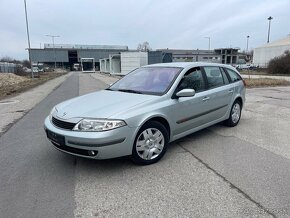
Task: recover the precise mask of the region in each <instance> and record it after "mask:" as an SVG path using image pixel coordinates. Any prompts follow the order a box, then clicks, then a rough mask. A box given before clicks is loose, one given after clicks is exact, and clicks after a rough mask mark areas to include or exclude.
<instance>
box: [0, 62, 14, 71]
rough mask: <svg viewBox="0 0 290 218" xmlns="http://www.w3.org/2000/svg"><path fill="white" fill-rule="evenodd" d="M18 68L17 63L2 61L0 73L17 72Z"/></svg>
mask: <svg viewBox="0 0 290 218" xmlns="http://www.w3.org/2000/svg"><path fill="white" fill-rule="evenodd" d="M16 68H17V66H16V64H13V63H7V62H0V73H15V72H16Z"/></svg>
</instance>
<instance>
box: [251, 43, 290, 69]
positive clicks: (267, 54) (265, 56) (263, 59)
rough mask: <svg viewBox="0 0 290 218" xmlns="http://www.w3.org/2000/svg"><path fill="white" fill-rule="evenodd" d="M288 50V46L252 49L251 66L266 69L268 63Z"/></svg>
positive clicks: (289, 46)
mask: <svg viewBox="0 0 290 218" xmlns="http://www.w3.org/2000/svg"><path fill="white" fill-rule="evenodd" d="M287 50H290V45H282V46H269V47H266V46H265V47H259V48H255V49H254V56H253V64H254V65H258V66H259V67H267V65H268V63H269V61H270V60H271V59H273V58H275V57H278V56H281V55H282V54H284V52H285V51H287Z"/></svg>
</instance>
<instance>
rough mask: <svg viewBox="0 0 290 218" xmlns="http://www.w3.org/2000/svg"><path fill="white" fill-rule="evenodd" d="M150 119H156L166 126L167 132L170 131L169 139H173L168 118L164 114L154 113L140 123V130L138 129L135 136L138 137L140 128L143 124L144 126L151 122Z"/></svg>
mask: <svg viewBox="0 0 290 218" xmlns="http://www.w3.org/2000/svg"><path fill="white" fill-rule="evenodd" d="M150 121H156V122H159V123H161V124H162V125H163V126H164V127H165V129H166V130H167V132H168V136H169V141H170V139H171V127H170V124H169V122H168V120H167V119H166V118H165V117H164V116H162V115H154V116H150V117H148V118H147V119H145V120H144V121H143V122H142V123H141V124H140V125H139V127H138V130H137V131H136V133H135V138H136V136H137V134H138V132H139V130H140V129H141V128H142V126H143V125H144V124H146V123H148V122H150Z"/></svg>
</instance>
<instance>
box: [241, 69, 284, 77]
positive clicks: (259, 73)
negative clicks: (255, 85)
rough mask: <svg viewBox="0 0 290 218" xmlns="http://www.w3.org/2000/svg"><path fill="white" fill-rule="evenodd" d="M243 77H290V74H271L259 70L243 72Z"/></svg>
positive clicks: (264, 70)
mask: <svg viewBox="0 0 290 218" xmlns="http://www.w3.org/2000/svg"><path fill="white" fill-rule="evenodd" d="M239 72H240V73H241V74H243V75H261V76H290V75H289V74H270V73H268V72H267V70H266V69H259V70H242V71H239Z"/></svg>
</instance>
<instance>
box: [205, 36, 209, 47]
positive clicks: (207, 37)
mask: <svg viewBox="0 0 290 218" xmlns="http://www.w3.org/2000/svg"><path fill="white" fill-rule="evenodd" d="M204 38H206V39H208V50H210V37H209V36H206V37H204Z"/></svg>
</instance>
